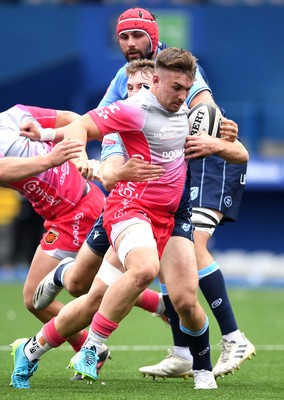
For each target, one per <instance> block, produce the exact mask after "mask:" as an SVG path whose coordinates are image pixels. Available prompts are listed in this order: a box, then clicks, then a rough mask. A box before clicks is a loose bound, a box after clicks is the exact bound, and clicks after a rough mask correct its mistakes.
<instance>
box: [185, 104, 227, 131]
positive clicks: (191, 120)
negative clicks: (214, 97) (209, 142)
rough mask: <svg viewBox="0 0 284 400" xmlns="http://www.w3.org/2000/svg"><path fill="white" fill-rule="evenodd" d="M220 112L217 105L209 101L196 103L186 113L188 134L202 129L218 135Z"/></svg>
mask: <svg viewBox="0 0 284 400" xmlns="http://www.w3.org/2000/svg"><path fill="white" fill-rule="evenodd" d="M221 121H222V113H221V111H220V109H219V108H218V107H217V106H214V105H213V104H210V103H198V104H196V105H195V106H194V107H193V108H191V110H190V111H189V114H188V127H189V135H195V134H196V133H197V132H200V131H204V132H206V133H208V135H210V136H214V137H220V133H219V131H220V125H221Z"/></svg>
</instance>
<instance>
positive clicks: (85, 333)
mask: <svg viewBox="0 0 284 400" xmlns="http://www.w3.org/2000/svg"><path fill="white" fill-rule="evenodd" d="M87 337H88V331H86V329H84V330H83V331H81V335H80V337H79V338H78V339H77V340H76V341H75V342H74V341H72V340H68V343H70V344H71V346H72V347H73V349H74V351H75V352H76V353H78V351H80V350H81V347H82V346H83V344H84V343H85V341H86V339H87Z"/></svg>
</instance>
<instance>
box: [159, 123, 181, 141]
mask: <svg viewBox="0 0 284 400" xmlns="http://www.w3.org/2000/svg"><path fill="white" fill-rule="evenodd" d="M176 136H177V132H176V131H172V130H169V129H168V128H167V127H165V126H163V127H162V128H161V129H160V132H159V133H155V134H154V138H158V139H160V140H161V141H165V140H172V139H175V138H176Z"/></svg>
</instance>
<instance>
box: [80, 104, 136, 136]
mask: <svg viewBox="0 0 284 400" xmlns="http://www.w3.org/2000/svg"><path fill="white" fill-rule="evenodd" d="M129 100H131V99H127V100H124V101H117V102H116V103H113V104H111V105H110V106H106V107H99V108H95V109H94V110H91V111H89V112H88V114H89V115H90V117H91V118H92V120H93V121H94V122H95V124H96V125H97V127H98V129H99V131H100V133H101V135H102V136H105V135H107V134H109V133H113V132H119V133H122V132H130V133H136V132H140V131H141V129H142V126H143V125H144V115H143V111H142V109H141V108H140V107H138V106H137V105H136V104H135V103H134V102H131V101H129Z"/></svg>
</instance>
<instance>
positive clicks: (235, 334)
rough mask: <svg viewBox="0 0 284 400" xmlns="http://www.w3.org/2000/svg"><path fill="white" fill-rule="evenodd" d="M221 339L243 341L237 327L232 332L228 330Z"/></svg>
mask: <svg viewBox="0 0 284 400" xmlns="http://www.w3.org/2000/svg"><path fill="white" fill-rule="evenodd" d="M222 337H223V339H226V340H227V341H228V342H235V343H240V342H243V341H244V338H243V335H242V333H241V331H240V330H239V329H237V330H236V331H234V332H230V333H228V334H227V335H223V336H222Z"/></svg>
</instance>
